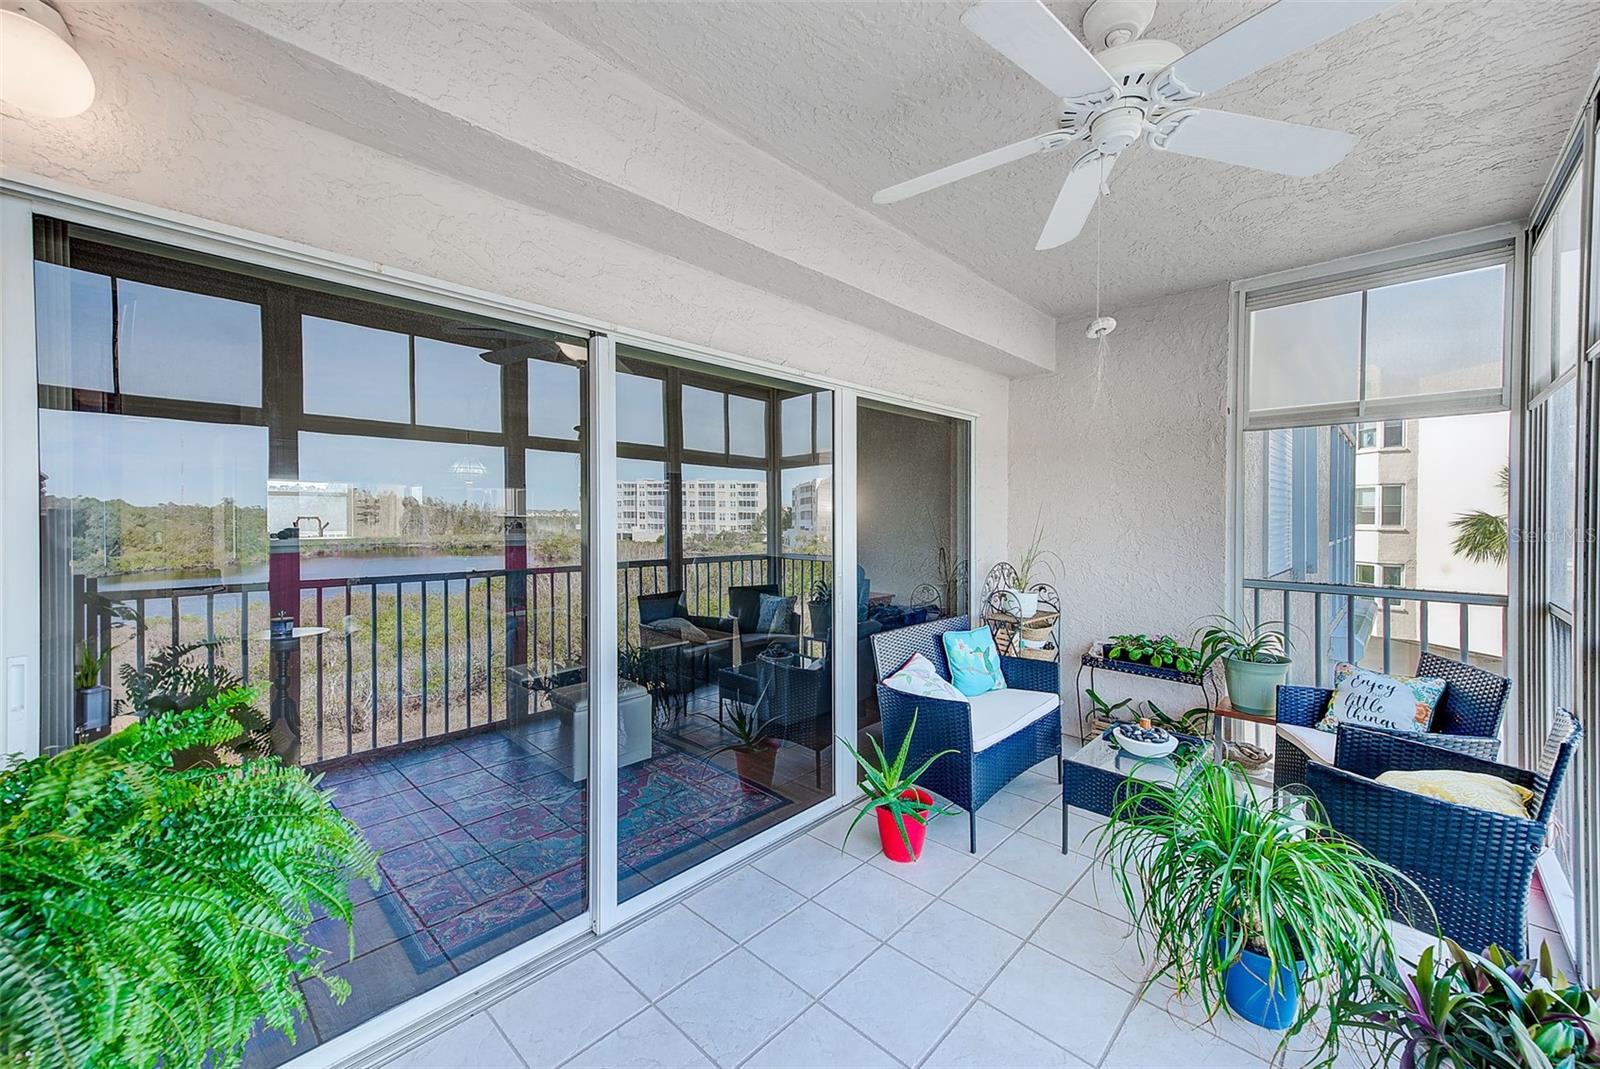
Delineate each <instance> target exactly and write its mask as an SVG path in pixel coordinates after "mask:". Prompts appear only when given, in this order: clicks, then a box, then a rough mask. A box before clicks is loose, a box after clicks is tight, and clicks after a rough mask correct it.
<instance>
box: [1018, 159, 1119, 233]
mask: <svg viewBox="0 0 1600 1069" xmlns="http://www.w3.org/2000/svg"><path fill="white" fill-rule="evenodd" d="M1116 162H1117V158H1116V157H1115V156H1102V155H1100V154H1099V153H1098V152H1091V153H1089V154H1088V155H1086V156H1084V157H1083V158H1082V159H1080V160H1079V161H1078V162H1077V163H1076V164H1074V165H1073V167H1072V172H1071V173H1070V174H1068V175H1067V180H1066V182H1065V183H1063V184H1062V186H1061V193H1060V194H1059V195H1058V196H1057V197H1056V203H1055V207H1053V208H1051V209H1050V218H1048V219H1046V220H1045V221H1044V229H1043V230H1041V231H1039V242H1038V244H1036V245H1035V246H1034V248H1035V249H1040V250H1043V249H1053V248H1055V247H1056V246H1058V245H1065V244H1066V243H1067V242H1069V241H1071V240H1072V239H1073V238H1075V237H1077V236H1078V234H1079V233H1081V232H1082V231H1083V224H1084V223H1087V222H1088V221H1089V213H1090V212H1092V211H1094V202H1095V201H1096V200H1098V199H1099V197H1100V185H1101V182H1102V181H1103V179H1104V178H1105V177H1106V176H1108V175H1110V174H1111V168H1112V166H1113V165H1114V164H1115V163H1116Z"/></svg>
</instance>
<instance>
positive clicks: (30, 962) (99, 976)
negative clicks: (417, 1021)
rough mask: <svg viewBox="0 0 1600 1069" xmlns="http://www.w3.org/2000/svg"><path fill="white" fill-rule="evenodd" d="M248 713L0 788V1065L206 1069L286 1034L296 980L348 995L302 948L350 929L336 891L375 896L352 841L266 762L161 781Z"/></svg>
mask: <svg viewBox="0 0 1600 1069" xmlns="http://www.w3.org/2000/svg"><path fill="white" fill-rule="evenodd" d="M258 698H259V693H258V692H257V691H256V690H255V689H253V688H237V689H232V690H228V691H224V692H222V693H220V694H218V695H216V696H214V697H212V698H210V699H209V700H207V701H206V702H204V703H203V704H201V705H199V706H197V707H194V708H190V709H185V710H173V711H169V712H166V713H164V714H161V715H159V716H152V717H149V718H147V719H145V720H143V721H141V722H139V723H136V724H134V725H132V726H131V727H128V728H126V729H125V730H123V731H120V732H118V733H116V734H113V735H110V736H107V737H106V738H104V739H101V740H99V741H96V742H93V743H88V744H85V745H82V746H76V747H73V748H72V749H69V750H66V751H63V752H61V753H58V754H54V755H51V756H48V757H40V758H35V759H33V760H31V761H25V762H21V763H16V764H12V765H11V766H10V767H8V768H5V769H4V770H3V771H0V1007H3V1008H4V1009H3V1012H0V1064H5V1065H17V1066H29V1067H34V1066H37V1067H56V1066H61V1067H73V1069H77V1067H86V1069H123V1067H144V1066H154V1065H167V1066H174V1067H176V1066H198V1065H202V1064H204V1065H209V1066H212V1067H217V1069H222V1067H227V1066H233V1065H236V1064H238V1062H239V1060H240V1057H241V1051H242V1047H243V1044H244V1043H245V1041H246V1040H247V1039H249V1038H250V1035H251V1033H252V1031H253V1030H254V1028H255V1026H256V1022H257V1021H258V1020H259V1021H262V1022H264V1023H265V1024H266V1026H268V1027H270V1028H276V1029H281V1030H283V1031H285V1032H287V1033H289V1034H291V1035H292V1034H293V1029H294V1025H295V1023H296V1020H297V1019H298V1018H299V1017H300V1015H301V1014H303V1013H304V1010H305V1001H304V997H303V996H302V994H301V991H300V987H299V984H300V983H301V982H306V981H318V982H321V983H323V984H325V985H326V986H327V987H328V989H329V991H330V992H331V993H332V994H333V996H334V997H335V998H338V999H341V1000H342V999H343V998H344V997H345V995H346V994H348V992H349V987H348V985H347V984H346V983H345V982H344V981H343V980H341V979H339V978H338V977H335V976H331V975H327V974H326V973H324V971H323V958H324V954H325V952H324V951H323V950H322V949H321V948H320V947H317V946H313V945H308V944H306V943H305V942H304V932H305V929H306V926H307V925H308V924H310V922H311V920H312V918H313V916H314V911H315V910H317V909H319V908H320V909H323V910H326V911H327V913H328V914H329V915H330V916H333V917H336V918H338V919H340V920H342V921H344V922H345V923H346V924H348V923H349V921H350V918H351V905H350V898H349V895H348V892H347V890H346V881H347V880H348V879H349V878H350V877H351V876H352V875H356V876H362V877H366V878H368V879H373V880H375V879H376V876H377V872H376V867H375V861H376V857H375V855H374V854H373V851H372V849H371V848H370V847H369V846H368V845H367V844H366V843H365V842H364V841H363V840H362V838H361V835H360V833H359V832H358V831H357V830H356V828H355V827H354V826H353V825H352V824H351V823H350V822H349V821H348V820H346V819H345V818H344V817H343V816H341V815H340V814H339V812H338V810H336V809H335V808H334V807H333V805H332V804H331V803H330V802H329V800H328V798H327V796H325V795H324V794H322V792H320V791H319V790H318V789H317V787H316V785H315V782H314V781H313V780H311V779H310V778H308V777H307V776H306V774H305V773H304V772H303V771H301V770H300V769H297V768H290V767H286V766H284V765H282V764H280V763H279V762H278V761H277V760H276V759H275V758H263V759H255V760H248V761H246V762H245V763H244V764H243V765H242V766H241V767H238V768H225V769H212V768H190V769H187V770H181V771H180V770H177V769H175V768H174V767H173V763H172V760H173V754H174V753H175V752H179V751H184V750H188V749H192V748H195V747H217V746H221V745H224V744H226V743H228V742H229V741H230V740H233V739H236V738H237V737H238V736H239V735H240V733H241V731H242V729H241V727H240V725H239V723H238V721H237V720H236V719H235V718H234V715H233V714H234V713H235V712H236V711H237V710H239V709H242V708H248V707H249V706H250V704H251V703H252V702H254V701H255V700H257V699H258ZM352 939H353V936H352ZM352 949H353V944H352Z"/></svg>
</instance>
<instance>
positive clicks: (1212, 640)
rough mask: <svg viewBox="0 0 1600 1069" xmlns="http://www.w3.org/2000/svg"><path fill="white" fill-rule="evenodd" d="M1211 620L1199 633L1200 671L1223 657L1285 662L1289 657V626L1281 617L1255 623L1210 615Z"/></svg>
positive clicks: (1270, 662) (1237, 659)
mask: <svg viewBox="0 0 1600 1069" xmlns="http://www.w3.org/2000/svg"><path fill="white" fill-rule="evenodd" d="M1207 619H1208V620H1211V621H1213V622H1212V623H1211V624H1209V625H1207V626H1204V627H1201V628H1200V630H1199V632H1198V633H1197V634H1196V635H1195V644H1196V646H1197V647H1198V648H1199V651H1200V663H1199V665H1198V666H1197V667H1198V669H1199V671H1201V672H1206V671H1208V670H1210V668H1211V666H1212V665H1213V664H1215V663H1216V662H1217V660H1218V659H1219V658H1223V657H1229V658H1232V659H1233V660H1236V661H1253V662H1256V663H1258V664H1283V663H1285V662H1286V661H1288V659H1289V639H1288V636H1287V634H1286V633H1285V632H1286V631H1287V628H1286V627H1285V626H1284V624H1283V622H1282V621H1280V620H1260V621H1257V622H1256V623H1255V624H1253V625H1248V626H1247V625H1244V624H1240V623H1236V622H1235V621H1234V620H1233V618H1232V617H1230V616H1221V615H1219V616H1210V617H1207Z"/></svg>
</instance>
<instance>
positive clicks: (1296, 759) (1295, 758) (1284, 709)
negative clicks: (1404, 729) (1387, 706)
mask: <svg viewBox="0 0 1600 1069" xmlns="http://www.w3.org/2000/svg"><path fill="white" fill-rule="evenodd" d="M1415 674H1416V675H1419V676H1437V677H1439V678H1442V679H1443V680H1444V681H1445V688H1444V694H1443V695H1441V696H1440V698H1439V705H1438V708H1437V710H1436V711H1435V712H1434V716H1433V724H1432V725H1431V727H1432V730H1431V731H1429V732H1428V733H1427V734H1424V735H1418V734H1416V733H1404V734H1401V735H1400V738H1402V739H1403V740H1405V741H1407V742H1412V743H1427V744H1431V745H1433V746H1438V747H1443V748H1445V749H1451V750H1456V751H1459V752H1461V753H1465V754H1467V755H1469V756H1472V757H1477V758H1481V759H1484V760H1489V761H1492V760H1494V759H1495V758H1496V757H1498V756H1499V753H1500V719H1501V717H1503V716H1504V715H1505V709H1506V698H1507V696H1508V695H1510V693H1511V681H1510V680H1509V679H1506V678H1505V677H1503V676H1497V675H1495V674H1494V673H1493V672H1485V671H1484V670H1483V669H1482V668H1478V667H1476V666H1474V665H1470V664H1462V663H1461V662H1460V661H1452V660H1449V659H1448V658H1445V657H1440V656H1438V655H1437V654H1433V653H1424V654H1422V655H1421V656H1419V657H1418V658H1417V670H1416V672H1415ZM1332 698H1333V691H1331V690H1323V689H1321V688H1320V687H1279V688H1278V723H1279V724H1282V725H1288V726H1291V727H1300V728H1315V727H1316V726H1317V722H1318V721H1319V720H1321V719H1322V717H1323V714H1325V713H1326V712H1327V711H1328V702H1329V701H1330V700H1331V699H1332ZM1331 739H1332V736H1328V741H1331ZM1276 750H1277V752H1276V760H1275V761H1274V763H1273V773H1272V782H1273V784H1274V786H1277V787H1286V786H1288V785H1289V784H1291V783H1304V782H1305V781H1306V765H1307V764H1308V763H1309V758H1308V756H1307V754H1306V752H1305V751H1304V750H1303V749H1301V748H1300V747H1299V746H1296V745H1295V744H1294V742H1292V741H1291V740H1290V738H1289V737H1288V733H1287V732H1283V731H1280V732H1278V740H1277V747H1276Z"/></svg>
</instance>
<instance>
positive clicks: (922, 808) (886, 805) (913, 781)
mask: <svg viewBox="0 0 1600 1069" xmlns="http://www.w3.org/2000/svg"><path fill="white" fill-rule="evenodd" d="M916 733H917V714H916V713H915V712H913V713H912V714H911V727H910V728H909V729H908V730H907V731H906V737H905V738H904V739H902V740H900V752H899V753H897V754H895V757H894V760H893V761H890V760H889V759H888V758H887V757H885V756H884V753H883V747H882V746H880V745H878V740H877V739H876V738H874V737H872V736H870V735H869V736H867V738H868V741H870V742H871V743H872V749H873V752H874V756H875V757H876V758H877V760H876V761H871V760H868V759H867V758H865V757H863V756H862V755H861V753H860V751H858V750H857V749H856V748H855V747H854V746H851V745H850V743H849V742H846V741H845V740H844V739H843V738H840V739H839V741H840V742H841V743H842V744H843V745H844V748H845V749H846V750H849V751H850V756H851V757H854V758H855V759H856V764H858V765H860V766H861V774H862V779H861V784H860V786H861V793H862V794H863V795H864V796H865V799H864V800H863V802H862V803H861V810H860V812H858V813H856V818H855V819H854V820H852V821H851V822H850V827H848V828H846V829H845V833H844V837H845V841H846V842H848V841H849V839H850V833H851V832H853V831H855V830H856V825H857V824H859V823H861V818H862V817H864V816H866V815H867V814H868V813H870V812H872V811H873V810H875V809H883V810H886V811H887V812H888V813H889V815H890V817H891V818H892V820H893V822H894V827H895V828H896V829H897V830H898V831H899V834H900V840H901V842H902V843H904V845H905V848H906V853H908V854H910V855H911V856H912V857H915V856H916V855H917V853H918V850H919V847H920V841H921V836H920V835H918V836H917V839H918V844H917V845H913V843H912V837H911V833H910V831H909V830H908V829H907V827H906V821H907V820H910V821H911V822H912V823H913V824H916V825H918V826H919V827H921V828H924V829H925V828H926V827H927V825H928V821H930V820H932V819H933V818H934V817H937V816H944V815H946V814H948V813H952V812H954V810H952V809H951V808H950V807H949V806H944V805H939V804H937V803H930V802H928V801H927V795H926V792H924V791H922V790H921V788H919V787H918V786H917V780H919V779H921V778H922V775H923V773H925V772H927V771H928V768H929V767H930V766H931V765H932V764H933V763H934V762H935V761H937V760H939V758H941V757H943V756H944V755H945V754H953V753H955V752H956V751H955V750H940V751H939V752H938V753H936V754H934V755H933V756H932V757H930V758H928V759H927V760H926V761H924V762H922V764H920V765H918V766H917V768H916V770H915V771H913V772H910V773H908V772H906V760H907V759H908V758H909V756H910V754H911V738H912V736H913V735H915V734H916Z"/></svg>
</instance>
